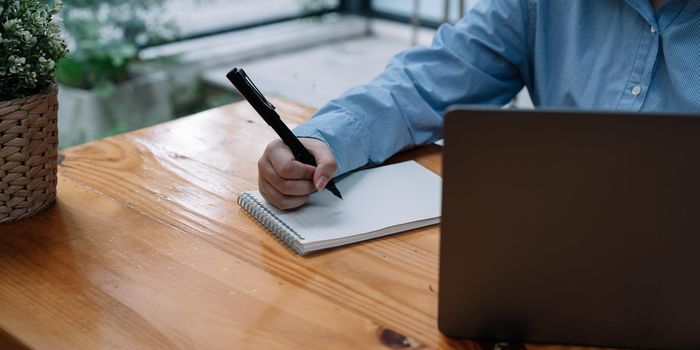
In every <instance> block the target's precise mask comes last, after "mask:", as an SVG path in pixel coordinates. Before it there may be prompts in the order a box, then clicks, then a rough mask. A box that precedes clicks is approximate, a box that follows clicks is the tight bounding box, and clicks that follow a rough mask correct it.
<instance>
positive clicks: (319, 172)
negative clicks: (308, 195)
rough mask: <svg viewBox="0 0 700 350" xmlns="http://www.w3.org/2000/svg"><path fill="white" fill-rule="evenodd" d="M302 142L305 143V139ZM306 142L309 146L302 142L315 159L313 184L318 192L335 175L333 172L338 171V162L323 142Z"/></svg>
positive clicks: (314, 140)
mask: <svg viewBox="0 0 700 350" xmlns="http://www.w3.org/2000/svg"><path fill="white" fill-rule="evenodd" d="M304 141H307V139H305V140H304ZM308 141H309V144H307V142H304V145H305V146H306V148H307V149H308V150H309V152H311V154H312V155H313V156H314V158H315V159H316V170H315V171H314V176H313V182H314V186H315V187H316V189H317V190H318V191H319V192H320V191H322V190H323V189H324V188H325V187H326V185H327V184H328V182H329V181H330V180H331V179H332V178H333V175H335V172H336V171H337V170H338V162H337V161H336V159H335V156H333V153H332V152H331V150H330V148H329V147H328V145H327V144H326V143H325V142H323V141H320V140H316V139H309V140H308Z"/></svg>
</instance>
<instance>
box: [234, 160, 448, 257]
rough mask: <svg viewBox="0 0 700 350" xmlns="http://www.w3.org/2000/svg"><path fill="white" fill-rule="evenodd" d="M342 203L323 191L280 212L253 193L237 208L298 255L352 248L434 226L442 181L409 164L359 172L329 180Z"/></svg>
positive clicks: (243, 195)
mask: <svg viewBox="0 0 700 350" xmlns="http://www.w3.org/2000/svg"><path fill="white" fill-rule="evenodd" d="M335 182H336V185H337V187H338V189H339V190H340V192H341V193H342V194H343V199H342V200H341V199H338V198H337V197H334V196H333V195H332V194H331V193H330V192H329V191H322V192H316V193H313V194H311V198H310V199H309V202H308V203H307V204H306V205H305V206H303V207H301V208H299V209H295V210H291V211H283V210H279V209H277V208H275V207H274V206H272V205H271V204H269V203H267V202H266V201H265V200H264V199H263V197H262V196H261V195H260V193H259V192H257V191H250V192H242V193H241V194H240V195H239V196H238V204H239V205H240V206H241V207H243V209H245V210H246V211H247V212H248V213H250V215H252V216H253V217H254V218H255V219H257V220H258V221H259V222H260V223H261V224H262V225H263V226H265V227H266V228H267V229H268V230H269V231H270V232H271V233H272V234H273V235H275V236H277V238H279V239H280V241H282V242H284V243H285V244H287V245H288V246H289V247H290V248H292V249H293V250H294V251H295V252H297V253H298V254H301V255H304V254H308V253H312V252H315V251H318V250H323V249H328V248H332V247H337V246H340V245H344V244H350V243H355V242H359V241H364V240H368V239H372V238H377V237H381V236H386V235H389V234H392V233H397V232H402V231H407V230H411V229H415V228H418V227H422V226H427V225H432V224H437V223H439V222H440V201H441V190H442V179H441V178H440V176H438V175H436V174H435V173H433V172H432V171H430V170H428V169H426V168H424V167H423V166H421V165H420V164H418V163H416V162H415V161H409V162H403V163H398V164H391V165H385V166H382V167H378V168H373V169H367V170H360V171H357V172H354V173H351V174H349V175H347V176H344V177H341V178H339V179H336V180H335Z"/></svg>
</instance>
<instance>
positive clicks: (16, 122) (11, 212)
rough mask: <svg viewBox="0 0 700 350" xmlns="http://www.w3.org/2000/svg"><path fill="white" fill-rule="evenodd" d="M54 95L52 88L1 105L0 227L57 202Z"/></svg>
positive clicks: (56, 103) (56, 133)
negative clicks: (0, 224) (1, 224)
mask: <svg viewBox="0 0 700 350" xmlns="http://www.w3.org/2000/svg"><path fill="white" fill-rule="evenodd" d="M56 93H57V91H56V87H55V86H54V87H52V88H50V89H49V90H48V91H47V92H46V93H43V94H38V95H34V96H29V97H25V98H20V99H14V100H9V101H0V223H6V222H11V221H16V220H20V219H24V218H27V217H30V216H32V215H34V214H37V213H39V212H41V211H43V210H44V209H46V208H47V207H49V206H50V205H51V204H52V203H53V202H54V201H55V199H56V170H57V164H56V157H57V154H58V153H57V146H58V128H57V126H56V122H57V116H56V112H57V110H58V100H57V97H56Z"/></svg>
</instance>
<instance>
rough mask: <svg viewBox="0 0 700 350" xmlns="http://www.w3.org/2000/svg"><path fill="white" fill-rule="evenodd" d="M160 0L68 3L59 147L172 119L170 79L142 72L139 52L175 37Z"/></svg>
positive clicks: (154, 72)
mask: <svg viewBox="0 0 700 350" xmlns="http://www.w3.org/2000/svg"><path fill="white" fill-rule="evenodd" d="M162 2H163V1H162V0H102V1H94V0H66V1H65V5H64V10H63V25H64V29H65V32H66V35H67V40H68V46H69V47H70V49H71V56H70V57H66V58H65V59H63V60H61V61H60V62H59V63H58V69H57V71H56V77H57V79H58V82H59V83H60V84H61V93H60V94H59V101H60V103H61V112H60V115H59V118H60V119H61V125H60V127H61V129H60V132H61V135H62V136H61V142H62V143H63V144H64V145H74V144H78V143H82V142H85V141H89V140H93V139H97V138H101V137H104V136H108V135H110V134H114V133H117V132H123V131H126V130H132V129H136V128H140V127H144V126H147V125H152V124H156V123H159V122H162V121H165V120H168V119H170V118H171V117H172V114H173V112H172V104H171V97H170V89H169V83H168V76H167V74H166V73H165V72H163V71H158V70H151V69H147V68H144V65H139V63H141V62H140V61H139V59H138V53H139V47H141V46H143V45H145V44H152V43H155V42H158V41H161V40H163V39H164V38H167V37H170V36H172V35H174V33H175V32H176V31H175V28H174V26H173V25H172V24H170V23H168V22H163V21H160V20H159V18H160V17H161V16H160V13H161V12H162Z"/></svg>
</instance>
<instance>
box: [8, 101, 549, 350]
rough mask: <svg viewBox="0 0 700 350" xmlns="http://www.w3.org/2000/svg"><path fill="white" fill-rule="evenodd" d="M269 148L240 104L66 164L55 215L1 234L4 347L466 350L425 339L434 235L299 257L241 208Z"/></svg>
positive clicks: (433, 160) (70, 152)
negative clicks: (239, 201) (398, 349)
mask: <svg viewBox="0 0 700 350" xmlns="http://www.w3.org/2000/svg"><path fill="white" fill-rule="evenodd" d="M275 103H276V105H277V106H278V108H279V109H280V110H281V111H282V114H283V115H285V116H286V117H287V122H289V123H299V122H302V121H303V120H304V119H306V118H307V117H308V116H309V115H310V114H311V112H312V110H311V109H309V108H306V107H303V106H300V105H297V104H294V103H291V102H289V101H282V100H276V101H275ZM273 138H274V134H273V133H272V131H271V130H270V129H269V128H268V127H267V125H265V124H264V123H263V122H262V120H261V119H260V117H258V116H257V115H256V114H255V113H254V112H253V110H252V109H250V108H249V107H248V106H247V105H246V104H243V103H238V104H233V105H229V106H225V107H222V108H217V109H213V110H210V111H206V112H203V113H200V114H196V115H193V116H191V117H187V118H182V119H178V120H176V121H172V122H169V123H165V124H162V125H157V126H155V127H152V128H148V129H143V130H139V131H135V132H131V133H128V134H123V135H118V136H115V137H111V138H108V139H105V140H101V141H95V142H90V143H87V144H84V145H81V146H77V147H73V148H70V149H67V150H65V151H64V152H62V154H63V156H65V159H63V160H62V163H61V165H60V166H59V184H58V186H59V187H58V202H57V203H56V204H55V205H54V206H53V207H51V208H50V209H49V210H48V211H46V212H45V213H42V214H40V215H38V216H36V217H34V218H31V219H27V220H24V221H21V222H18V223H13V224H5V225H0V348H2V349H4V348H23V347H29V348H40V349H79V348H86V349H98V348H119V349H137V348H154V349H189V348H198V349H234V348H236V349H238V348H240V349H253V348H261V349H273V348H296V349H312V348H316V349H341V348H353V349H365V348H387V347H388V348H392V347H409V348H422V347H427V348H464V349H478V348H479V344H476V343H473V342H469V341H456V340H452V339H449V338H445V337H443V336H442V335H441V334H440V333H439V331H438V330H437V325H436V313H437V294H436V293H437V288H438V283H437V271H438V243H439V242H438V239H439V234H438V227H436V226H433V227H429V228H425V229H419V230H414V231H411V232H407V233H403V234H398V235H394V236H391V237H386V238H382V239H376V240H373V241H370V242H365V243H360V244H355V245H352V246H346V247H342V248H339V249H335V250H332V251H328V252H323V253H319V254H315V255H312V256H308V257H300V256H298V255H295V254H293V253H292V252H291V251H290V250H288V249H287V248H285V247H284V246H282V245H281V244H279V243H278V242H277V241H275V239H273V238H272V237H271V236H270V235H268V234H267V233H266V232H265V230H264V229H263V228H262V226H260V225H259V224H257V222H256V221H255V220H254V219H252V218H251V217H249V216H248V215H247V214H245V212H244V211H242V210H241V209H240V208H239V206H238V205H237V204H236V198H237V194H238V192H240V191H243V190H250V189H255V188H256V186H257V185H256V178H257V168H256V162H257V159H258V157H259V156H260V154H261V153H262V151H263V149H264V147H265V145H266V144H267V143H268V142H269V141H270V140H272V139H273ZM399 158H401V159H416V160H418V161H419V162H420V163H421V164H423V165H425V166H427V167H428V168H430V169H432V170H433V171H435V172H437V173H440V171H441V167H440V165H441V159H442V158H441V153H440V148H439V147H437V146H432V147H425V148H421V149H418V150H414V151H412V152H409V153H405V154H402V155H400V156H399ZM482 345H483V344H482ZM515 347H516V348H517V347H519V346H515ZM533 348H534V347H533ZM540 348H544V347H540ZM548 348H550V349H554V348H556V347H548Z"/></svg>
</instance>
